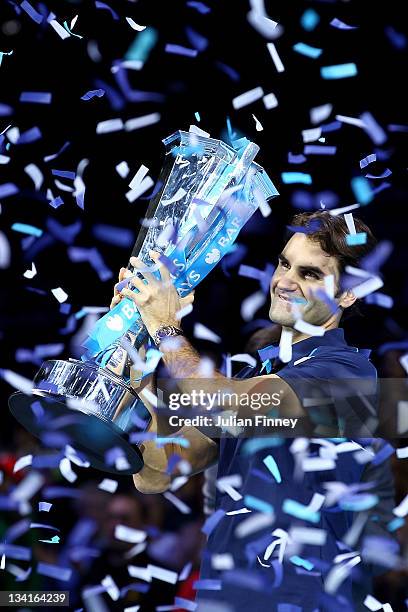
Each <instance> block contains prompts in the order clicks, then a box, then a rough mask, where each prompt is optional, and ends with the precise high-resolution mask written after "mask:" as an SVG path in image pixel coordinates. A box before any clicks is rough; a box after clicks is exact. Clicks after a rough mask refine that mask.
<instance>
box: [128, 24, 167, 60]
mask: <svg viewBox="0 0 408 612" xmlns="http://www.w3.org/2000/svg"><path fill="white" fill-rule="evenodd" d="M158 39H159V35H158V32H157V30H155V29H154V28H152V27H150V28H146V30H143V32H139V34H138V35H137V36H136V38H135V40H134V41H133V43H132V44H131V46H130V47H129V49H128V50H127V52H126V54H125V60H131V61H132V60H133V61H140V62H145V61H146V60H147V58H148V57H149V54H150V51H151V50H152V49H153V47H154V46H155V44H156V43H157V41H158Z"/></svg>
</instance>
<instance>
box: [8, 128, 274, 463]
mask: <svg viewBox="0 0 408 612" xmlns="http://www.w3.org/2000/svg"><path fill="white" fill-rule="evenodd" d="M163 142H164V145H165V149H166V150H165V162H164V165H163V167H162V170H161V172H160V176H159V179H158V181H159V182H158V185H159V189H156V191H157V193H156V195H155V196H154V197H152V199H151V201H150V203H149V206H148V209H147V213H146V215H145V219H144V221H143V224H142V228H141V230H140V232H139V235H138V237H137V240H136V243H135V246H134V248H133V251H132V255H134V256H138V257H139V259H141V260H142V261H143V262H144V263H145V264H146V265H147V266H150V265H151V264H153V262H152V260H151V259H150V257H149V251H150V250H156V251H159V252H160V253H161V254H162V257H163V260H164V262H165V263H166V265H167V266H168V267H169V269H170V270H171V275H172V278H173V282H174V285H175V287H176V289H177V291H178V293H179V295H180V296H181V297H183V296H185V295H187V294H188V293H189V292H190V291H191V290H192V289H194V288H195V287H196V286H197V285H198V284H199V283H200V282H201V280H202V279H203V278H205V277H206V276H207V274H208V273H209V272H210V271H211V270H212V269H213V268H214V267H215V266H216V265H217V264H218V262H219V261H220V260H221V259H222V257H223V256H224V255H226V254H227V253H228V252H230V250H231V247H232V245H233V243H234V242H235V240H236V238H237V236H238V234H239V232H240V230H241V229H242V228H243V227H244V225H245V224H246V222H247V221H248V220H249V219H250V217H251V216H252V215H253V214H254V212H255V211H256V210H257V209H258V208H259V207H260V206H262V204H264V203H265V202H267V201H268V200H270V199H271V198H273V197H275V196H277V195H278V192H277V190H276V188H275V187H274V185H273V183H272V181H271V180H270V179H269V177H268V175H267V174H266V172H265V171H264V169H263V168H262V167H261V166H259V165H258V164H256V163H255V162H254V158H255V156H256V154H257V153H258V151H259V147H258V146H257V145H256V144H255V143H253V142H250V141H249V140H248V139H247V138H245V137H244V138H240V139H238V140H235V141H232V143H231V145H228V144H226V143H224V142H222V141H220V140H216V139H213V138H210V137H209V136H208V135H207V134H206V133H205V132H203V131H202V130H200V129H199V128H194V127H192V128H190V131H189V132H185V131H178V132H175V133H174V134H172V135H171V136H169V137H168V138H165V139H164V140H163ZM128 268H129V269H131V270H132V271H133V268H132V266H131V265H130V264H129V265H128ZM153 270H154V268H153ZM154 273H155V274H157V275H159V272H157V271H154ZM142 345H147V346H151V345H152V341H151V339H149V336H148V333H147V331H146V328H145V327H144V325H143V321H142V319H141V317H140V315H139V313H138V311H137V308H136V306H135V304H134V302H133V301H132V300H130V299H129V298H124V299H122V300H121V302H120V303H119V304H117V305H116V306H115V307H114V308H113V309H112V310H111V311H110V312H109V313H106V314H105V315H104V316H103V317H101V318H100V319H99V320H98V321H97V323H96V325H95V326H94V328H93V329H92V331H91V332H90V334H89V338H88V339H87V340H86V342H85V344H84V347H85V354H84V355H83V356H82V358H81V360H76V359H68V360H62V359H55V360H47V361H45V362H44V363H43V364H42V366H41V368H40V370H39V371H38V372H37V374H36V375H35V377H34V382H33V385H34V386H33V389H32V393H31V394H27V393H22V392H16V393H14V394H13V395H12V396H11V397H10V399H9V406H10V410H11V412H12V414H13V415H14V417H15V418H16V419H17V420H18V421H19V422H20V423H21V424H22V425H23V426H24V427H25V428H26V429H27V430H28V431H30V432H31V433H32V434H33V435H35V436H37V437H38V438H40V439H41V440H42V442H43V443H44V445H46V446H49V447H53V448H59V449H61V458H63V457H64V456H65V453H67V449H68V452H69V455H68V456H69V458H70V459H71V460H73V461H74V462H75V463H76V464H78V465H81V466H84V467H89V466H92V467H93V468H96V469H99V470H102V471H105V472H110V473H115V474H134V473H136V472H138V471H139V470H140V469H141V468H142V467H143V459H142V454H141V452H140V450H139V445H140V443H141V442H142V441H143V439H146V436H148V435H149V434H148V433H147V430H148V427H149V422H150V413H149V411H148V410H147V408H146V407H145V406H144V404H143V402H142V401H141V399H140V398H139V396H138V395H137V393H136V391H135V390H134V388H133V387H134V385H133V386H132V385H131V384H130V366H131V365H132V360H131V356H132V354H134V352H135V351H137V350H138V349H139V348H140V347H141V346H142ZM153 352H156V353H157V351H153ZM153 361H154V359H153ZM155 363H157V358H156V361H155ZM151 371H152V369H149V360H148V361H147V366H146V368H145V369H144V372H143V374H142V376H147V375H149V373H151Z"/></svg>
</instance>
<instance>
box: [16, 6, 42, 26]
mask: <svg viewBox="0 0 408 612" xmlns="http://www.w3.org/2000/svg"><path fill="white" fill-rule="evenodd" d="M20 7H21V8H22V9H23V11H25V12H26V13H27V15H28V16H29V17H31V19H32V20H33V21H35V22H36V23H38V24H40V23H42V22H43V20H44V17H43V16H42V15H41V14H40V13H39V12H38V11H36V10H35V8H34V7H33V6H31V4H30V3H29V2H27V0H23V2H22V3H21V4H20Z"/></svg>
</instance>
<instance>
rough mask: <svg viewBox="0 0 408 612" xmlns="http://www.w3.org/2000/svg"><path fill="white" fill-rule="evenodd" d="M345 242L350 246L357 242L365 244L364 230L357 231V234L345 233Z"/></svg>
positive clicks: (365, 235)
mask: <svg viewBox="0 0 408 612" xmlns="http://www.w3.org/2000/svg"><path fill="white" fill-rule="evenodd" d="M346 242H347V244H348V245H350V246H355V245H357V244H365V243H366V242H367V234H366V232H357V234H347V236H346Z"/></svg>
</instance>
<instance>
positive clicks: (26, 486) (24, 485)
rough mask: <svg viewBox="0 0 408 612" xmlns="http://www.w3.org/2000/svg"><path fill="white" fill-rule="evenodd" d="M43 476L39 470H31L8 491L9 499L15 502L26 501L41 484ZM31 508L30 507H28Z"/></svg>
mask: <svg viewBox="0 0 408 612" xmlns="http://www.w3.org/2000/svg"><path fill="white" fill-rule="evenodd" d="M44 482H45V477H44V476H43V475H42V474H40V473H39V472H33V471H31V472H30V473H29V474H27V476H26V477H25V478H24V480H22V481H21V482H19V483H18V485H17V486H16V488H15V489H13V490H12V491H11V493H10V497H11V499H13V500H15V501H17V502H22V503H23V502H26V501H27V500H29V499H31V498H32V497H33V496H34V495H35V494H36V493H37V492H38V491H39V490H40V489H41V487H42V486H43V484H44ZM30 510H32V508H30Z"/></svg>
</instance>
